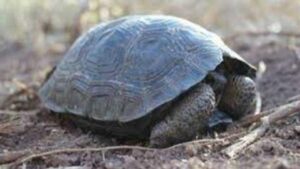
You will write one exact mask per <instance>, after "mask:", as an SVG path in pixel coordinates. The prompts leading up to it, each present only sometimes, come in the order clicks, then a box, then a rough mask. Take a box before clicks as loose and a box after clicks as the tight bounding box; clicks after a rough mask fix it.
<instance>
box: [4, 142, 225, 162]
mask: <svg viewBox="0 0 300 169" xmlns="http://www.w3.org/2000/svg"><path fill="white" fill-rule="evenodd" d="M221 142H224V139H202V140H193V141H190V142H184V143H181V144H177V145H174V146H171V147H168V148H164V149H157V148H148V147H141V146H126V145H124V146H109V147H99V148H66V149H57V150H52V151H46V152H42V153H32V154H31V155H28V153H27V154H26V153H24V154H23V155H22V156H18V158H15V159H14V160H11V161H15V162H13V163H11V164H9V165H8V166H17V165H19V164H22V163H26V162H28V161H30V160H32V159H35V158H39V157H43V156H48V155H53V154H59V153H76V152H102V154H103V159H105V155H104V154H105V152H107V151H111V150H141V151H164V150H170V149H174V148H177V147H181V146H186V145H188V144H200V143H201V144H204V143H221ZM25 155H28V156H26V157H24V156H25ZM0 157H3V159H5V158H8V157H5V155H0ZM22 157H24V158H22ZM20 158H21V159H20ZM6 161H7V160H6ZM11 161H10V162H11ZM4 163H5V161H1V158H0V164H4Z"/></svg>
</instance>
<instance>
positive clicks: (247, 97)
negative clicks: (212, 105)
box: [218, 75, 257, 119]
mask: <svg viewBox="0 0 300 169" xmlns="http://www.w3.org/2000/svg"><path fill="white" fill-rule="evenodd" d="M256 102H257V95H256V87H255V82H254V81H253V80H252V79H251V78H249V77H247V76H240V75H236V76H230V77H229V78H228V81H227V84H226V86H225V89H224V93H223V96H222V98H221V101H220V103H219V106H218V107H219V108H220V110H222V111H224V112H226V113H227V114H228V115H230V116H231V117H232V118H234V119H239V118H241V117H243V116H245V115H247V114H250V113H253V112H254V111H255V108H256Z"/></svg>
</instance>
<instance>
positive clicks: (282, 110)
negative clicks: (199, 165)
mask: <svg viewBox="0 0 300 169" xmlns="http://www.w3.org/2000/svg"><path fill="white" fill-rule="evenodd" d="M272 111H273V112H272ZM272 111H271V112H272V113H271V114H269V113H270V111H266V112H263V113H261V114H264V115H265V116H262V115H261V114H257V115H254V116H252V117H251V118H249V117H248V118H249V119H250V120H249V119H246V120H245V121H244V124H246V123H247V124H249V123H251V122H257V121H258V119H259V120H260V121H261V123H262V124H261V125H260V126H259V127H258V128H256V129H255V130H253V131H252V132H250V133H249V134H247V135H246V136H244V137H242V138H240V139H239V141H238V142H237V143H234V144H233V145H231V146H229V147H227V148H226V149H224V150H223V153H225V154H226V155H228V156H229V157H230V158H233V157H235V156H236V155H237V154H238V153H240V152H241V151H242V150H243V149H245V147H247V146H248V145H250V144H251V143H253V142H254V141H255V140H256V139H258V138H259V137H261V136H263V135H264V134H265V132H266V130H267V129H268V128H269V126H270V124H272V123H274V122H276V121H278V120H281V119H283V118H286V117H288V116H290V115H292V114H295V113H297V112H300V100H298V101H295V102H292V103H289V104H286V105H282V106H280V107H278V108H276V109H274V110H272ZM267 114H268V115H267Z"/></svg>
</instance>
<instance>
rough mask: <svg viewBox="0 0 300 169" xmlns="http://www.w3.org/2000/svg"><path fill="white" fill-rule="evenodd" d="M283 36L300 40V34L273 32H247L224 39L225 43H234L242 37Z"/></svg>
mask: <svg viewBox="0 0 300 169" xmlns="http://www.w3.org/2000/svg"><path fill="white" fill-rule="evenodd" d="M270 35H274V36H283V37H294V38H300V32H272V31H245V32H238V33H235V34H233V35H230V36H227V37H225V38H224V41H225V42H228V41H234V40H235V39H236V38H238V37H240V36H252V37H253V36H270Z"/></svg>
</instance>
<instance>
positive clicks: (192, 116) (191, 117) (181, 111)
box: [150, 83, 215, 147]
mask: <svg viewBox="0 0 300 169" xmlns="http://www.w3.org/2000/svg"><path fill="white" fill-rule="evenodd" d="M214 109H215V94H214V92H213V90H212V88H211V87H210V86H209V85H207V84H204V83H202V84H198V85H197V86H196V87H195V88H194V89H192V90H191V91H189V92H188V93H187V95H186V96H185V97H184V98H183V99H182V100H180V101H179V102H178V103H175V105H174V106H173V108H172V109H171V110H170V112H169V114H168V116H167V117H166V118H165V119H164V120H162V121H160V122H158V123H157V124H156V125H155V126H154V127H153V128H152V131H151V136H150V146H151V147H166V146H169V145H172V144H176V143H180V142H184V141H188V140H191V139H193V138H194V137H195V136H196V134H197V132H198V131H203V130H204V127H205V125H206V123H207V121H208V118H209V116H210V115H211V113H212V112H213V110H214Z"/></svg>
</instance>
